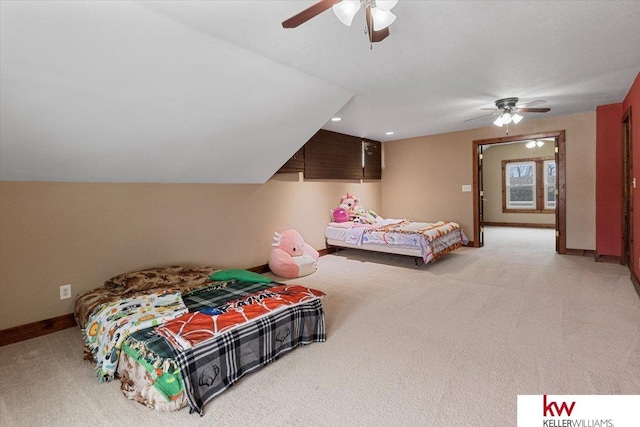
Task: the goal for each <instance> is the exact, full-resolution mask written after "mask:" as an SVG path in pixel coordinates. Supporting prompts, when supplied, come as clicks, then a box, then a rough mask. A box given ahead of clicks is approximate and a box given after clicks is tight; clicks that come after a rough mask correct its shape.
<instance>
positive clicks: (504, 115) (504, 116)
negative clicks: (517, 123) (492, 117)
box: [501, 112, 511, 125]
mask: <svg viewBox="0 0 640 427" xmlns="http://www.w3.org/2000/svg"><path fill="white" fill-rule="evenodd" d="M501 118H502V124H503V125H508V124H509V123H511V114H509V113H507V112H505V113H502V116H501Z"/></svg>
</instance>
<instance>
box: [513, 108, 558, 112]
mask: <svg viewBox="0 0 640 427" xmlns="http://www.w3.org/2000/svg"><path fill="white" fill-rule="evenodd" d="M517 110H518V112H520V113H546V112H547V111H551V108H517Z"/></svg>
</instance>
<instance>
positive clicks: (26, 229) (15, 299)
mask: <svg viewBox="0 0 640 427" xmlns="http://www.w3.org/2000/svg"><path fill="white" fill-rule="evenodd" d="M380 186H381V184H380V182H379V181H376V182H370V183H359V182H337V181H336V182H302V179H301V178H300V176H299V174H278V175H276V176H275V177H274V178H273V179H271V180H270V181H268V182H267V183H266V184H263V185H213V184H210V185H205V184H112V183H57V182H7V181H4V182H0V329H6V328H9V327H12V326H17V325H22V324H26V323H30V322H35V321H38V320H42V319H48V318H51V317H56V316H59V315H63V314H67V313H71V312H73V299H69V300H64V301H60V299H59V287H60V286H61V285H64V284H67V283H70V284H71V286H72V294H73V295H74V296H75V295H77V294H78V293H80V292H83V291H86V290H89V289H93V288H95V287H98V286H101V285H102V283H103V282H104V281H105V280H106V279H108V278H110V277H112V276H114V275H116V274H119V273H123V272H127V271H133V270H138V269H142V268H148V267H153V266H160V265H175V264H182V265H190V266H198V265H210V266H216V267H220V268H229V267H234V268H249V267H254V266H258V265H262V264H266V263H267V261H268V257H269V250H270V247H271V246H270V243H271V241H272V237H273V232H274V231H282V230H285V229H287V228H296V229H297V230H299V231H300V232H301V233H302V235H303V236H304V238H305V240H306V241H307V242H308V243H309V244H310V245H311V246H313V247H314V248H316V249H322V248H324V247H325V241H324V226H325V224H326V223H327V221H328V219H329V210H330V209H331V208H334V207H336V206H338V205H339V203H340V197H341V196H342V195H344V194H345V193H346V192H347V191H349V192H351V193H354V194H356V195H357V196H358V197H360V198H361V200H362V203H363V204H364V205H365V206H367V207H370V208H371V209H374V210H375V211H377V212H380Z"/></svg>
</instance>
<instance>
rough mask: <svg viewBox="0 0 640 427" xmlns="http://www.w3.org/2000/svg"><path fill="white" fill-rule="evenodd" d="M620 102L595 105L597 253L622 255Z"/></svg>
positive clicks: (622, 110)
mask: <svg viewBox="0 0 640 427" xmlns="http://www.w3.org/2000/svg"><path fill="white" fill-rule="evenodd" d="M623 114H624V109H623V106H622V104H610V105H602V106H599V107H598V108H596V254H598V255H611V256H621V255H622V125H621V124H620V121H621V119H622V115H623Z"/></svg>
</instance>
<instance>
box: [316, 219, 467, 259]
mask: <svg viewBox="0 0 640 427" xmlns="http://www.w3.org/2000/svg"><path fill="white" fill-rule="evenodd" d="M325 239H326V242H327V247H338V248H354V249H363V250H368V251H375V252H385V253H392V254H399V255H409V256H413V257H416V258H421V259H422V260H423V261H424V263H425V264H427V263H430V262H434V261H437V260H438V259H440V258H441V257H442V256H443V255H445V254H448V253H450V252H452V251H454V250H456V249H458V248H460V247H462V246H464V245H466V244H467V243H469V240H468V239H467V236H466V235H465V234H464V231H463V230H462V229H461V228H460V226H459V225H458V224H456V223H455V222H443V221H439V222H435V223H428V222H415V221H411V220H407V219H381V220H380V221H378V222H377V223H374V224H366V223H357V222H353V221H347V222H330V223H329V224H328V225H327V226H326V228H325Z"/></svg>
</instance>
